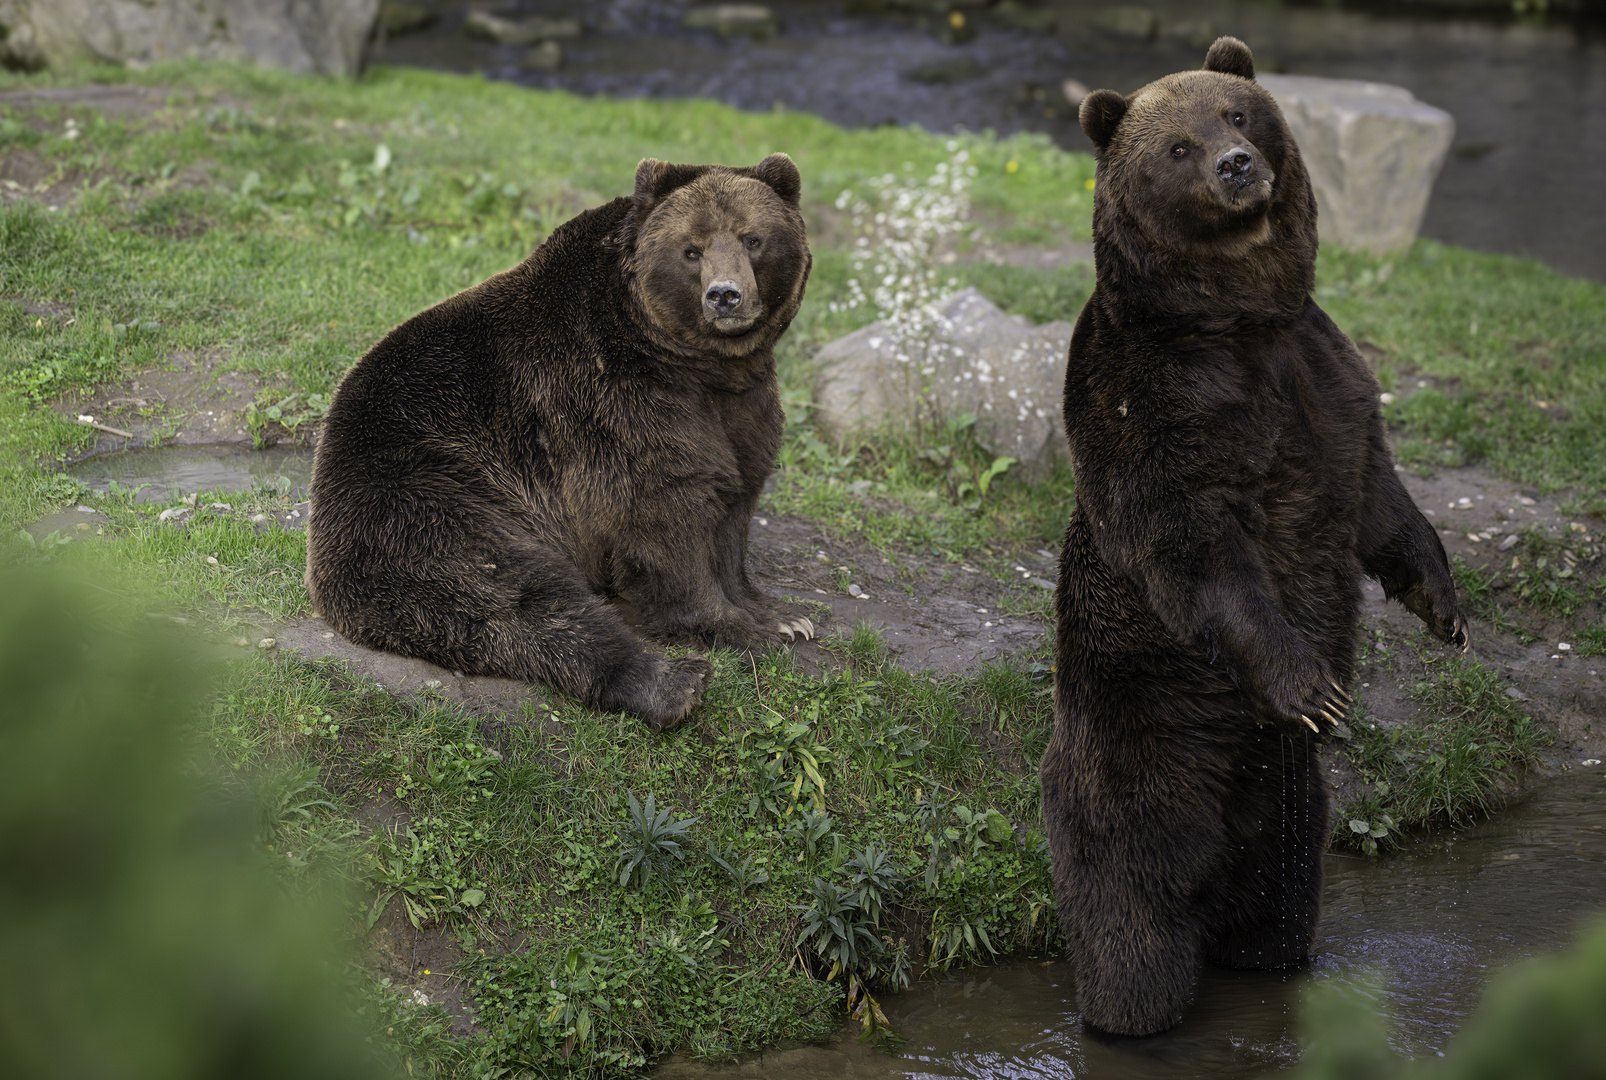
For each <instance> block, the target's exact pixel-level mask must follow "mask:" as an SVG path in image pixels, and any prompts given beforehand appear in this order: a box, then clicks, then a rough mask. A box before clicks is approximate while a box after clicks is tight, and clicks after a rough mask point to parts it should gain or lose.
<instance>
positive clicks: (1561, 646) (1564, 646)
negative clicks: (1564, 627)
mask: <svg viewBox="0 0 1606 1080" xmlns="http://www.w3.org/2000/svg"><path fill="white" fill-rule="evenodd" d="M1556 651H1557V652H1572V651H1573V647H1572V644H1571V643H1570V642H1566V641H1559V642H1557V643H1556Z"/></svg>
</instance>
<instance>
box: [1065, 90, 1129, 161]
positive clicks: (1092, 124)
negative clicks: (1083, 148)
mask: <svg viewBox="0 0 1606 1080" xmlns="http://www.w3.org/2000/svg"><path fill="white" fill-rule="evenodd" d="M1076 115H1077V119H1079V120H1080V121H1081V122H1082V130H1083V131H1084V132H1086V133H1087V137H1088V138H1090V139H1092V140H1093V145H1094V146H1096V147H1098V148H1099V149H1100V150H1103V149H1104V148H1105V147H1106V146H1109V145H1110V140H1111V139H1113V138H1115V128H1116V125H1118V124H1120V122H1121V118H1122V117H1123V116H1125V115H1126V98H1124V97H1122V96H1121V95H1120V94H1117V93H1116V92H1115V91H1114V90H1095V91H1093V92H1092V93H1091V94H1089V95H1087V97H1085V98H1083V99H1082V107H1081V108H1080V109H1079V110H1078V111H1077V114H1076Z"/></svg>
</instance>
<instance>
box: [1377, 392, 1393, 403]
mask: <svg viewBox="0 0 1606 1080" xmlns="http://www.w3.org/2000/svg"><path fill="white" fill-rule="evenodd" d="M1377 400H1379V401H1381V402H1382V403H1383V404H1385V405H1392V404H1394V395H1393V394H1390V393H1389V392H1387V391H1384V392H1383V393H1381V394H1379V395H1377Z"/></svg>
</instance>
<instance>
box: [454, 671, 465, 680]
mask: <svg viewBox="0 0 1606 1080" xmlns="http://www.w3.org/2000/svg"><path fill="white" fill-rule="evenodd" d="M452 677H453V678H454V679H461V678H462V677H463V673H462V672H461V671H454V672H452Z"/></svg>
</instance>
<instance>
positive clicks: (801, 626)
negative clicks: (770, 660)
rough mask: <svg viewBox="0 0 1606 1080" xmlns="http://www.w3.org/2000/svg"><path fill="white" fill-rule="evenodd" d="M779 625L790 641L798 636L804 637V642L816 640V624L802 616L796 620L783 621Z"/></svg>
mask: <svg viewBox="0 0 1606 1080" xmlns="http://www.w3.org/2000/svg"><path fill="white" fill-rule="evenodd" d="M777 625H778V628H779V629H780V631H781V633H783V634H785V635H786V640H788V641H791V640H792V639H793V638H795V637H796V636H798V635H802V637H803V640H804V641H813V640H814V623H812V622H811V621H809V620H808V619H807V618H805V617H803V616H801V615H800V616H798V617H797V618H795V619H782V620H781V621H780V623H779V624H777Z"/></svg>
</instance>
